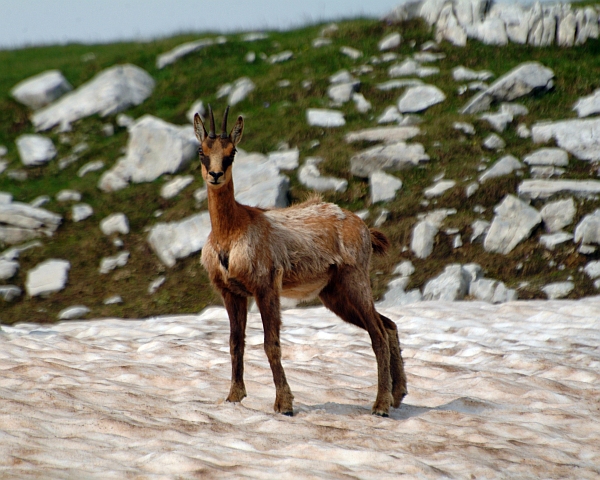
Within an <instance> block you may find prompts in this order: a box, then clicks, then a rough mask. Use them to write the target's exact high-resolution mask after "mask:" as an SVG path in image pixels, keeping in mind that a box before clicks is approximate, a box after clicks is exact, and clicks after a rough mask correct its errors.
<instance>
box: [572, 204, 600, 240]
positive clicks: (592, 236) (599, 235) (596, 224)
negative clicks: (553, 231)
mask: <svg viewBox="0 0 600 480" xmlns="http://www.w3.org/2000/svg"><path fill="white" fill-rule="evenodd" d="M573 241H574V242H575V243H581V244H582V245H592V244H596V245H600V209H598V210H596V211H594V213H591V214H588V215H586V216H585V217H583V218H582V219H581V221H580V222H579V223H578V224H577V226H576V227H575V237H574V238H573Z"/></svg>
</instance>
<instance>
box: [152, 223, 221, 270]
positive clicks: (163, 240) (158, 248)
mask: <svg viewBox="0 0 600 480" xmlns="http://www.w3.org/2000/svg"><path fill="white" fill-rule="evenodd" d="M210 231H211V224H210V216H209V213H208V212H202V213H198V214H196V215H192V216H190V217H187V218H185V219H183V220H181V221H179V222H170V223H157V224H156V225H154V226H153V227H152V228H151V230H150V233H149V234H148V238H147V240H148V243H149V244H150V247H151V248H152V250H153V251H154V252H155V253H156V255H157V256H158V258H159V259H160V261H161V262H162V263H164V264H165V265H166V266H168V267H173V266H175V263H176V261H177V260H178V259H179V258H185V257H187V256H189V255H191V254H192V253H195V252H198V251H200V250H201V249H202V247H203V246H204V244H205V243H206V240H207V239H208V235H209V234H210Z"/></svg>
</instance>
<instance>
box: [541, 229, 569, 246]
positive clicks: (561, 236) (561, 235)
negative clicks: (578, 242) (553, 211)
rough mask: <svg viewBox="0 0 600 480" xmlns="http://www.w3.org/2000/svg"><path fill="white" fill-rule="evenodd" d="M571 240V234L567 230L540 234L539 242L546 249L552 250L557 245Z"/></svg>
mask: <svg viewBox="0 0 600 480" xmlns="http://www.w3.org/2000/svg"><path fill="white" fill-rule="evenodd" d="M572 240H573V234H572V233H568V232H555V233H550V234H547V235H540V243H541V244H542V245H543V246H544V247H545V248H546V249H548V250H554V249H555V248H556V247H557V246H558V245H561V244H563V243H565V242H570V241H572Z"/></svg>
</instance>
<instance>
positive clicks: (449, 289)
mask: <svg viewBox="0 0 600 480" xmlns="http://www.w3.org/2000/svg"><path fill="white" fill-rule="evenodd" d="M470 282H471V275H470V274H469V272H467V271H466V270H465V269H464V268H463V267H462V265H459V264H453V265H448V266H446V268H445V269H444V271H443V272H442V273H441V274H440V275H438V276H437V277H435V278H432V279H431V280H429V281H428V282H427V283H426V284H425V287H424V288H423V299H424V300H425V301H429V300H441V301H446V302H453V301H456V300H462V299H463V298H465V295H466V294H467V292H468V291H469V284H470Z"/></svg>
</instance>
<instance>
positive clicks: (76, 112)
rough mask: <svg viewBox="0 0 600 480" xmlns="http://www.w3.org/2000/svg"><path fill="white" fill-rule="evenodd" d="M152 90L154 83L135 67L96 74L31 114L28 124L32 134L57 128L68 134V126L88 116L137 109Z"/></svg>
mask: <svg viewBox="0 0 600 480" xmlns="http://www.w3.org/2000/svg"><path fill="white" fill-rule="evenodd" d="M153 90H154V80H153V79H152V77H151V76H150V75H149V74H148V73H147V72H146V71H145V70H142V69H141V68H139V67H136V66H135V65H117V66H114V67H110V68H108V69H106V70H104V71H103V72H100V73H99V74H98V75H96V76H95V77H94V78H92V79H91V80H90V81H89V82H87V83H84V84H83V85H82V86H80V87H79V88H77V89H76V90H75V91H73V92H70V93H68V94H66V95H64V96H63V97H62V98H60V99H59V100H58V101H56V102H54V103H52V104H50V105H48V106H47V107H44V108H42V109H40V110H38V111H37V112H35V113H34V114H33V115H32V117H31V121H32V123H33V126H34V127H35V129H36V130H38V131H40V130H48V129H49V128H52V127H54V126H55V125H60V128H61V129H62V130H69V129H70V128H71V126H70V125H71V123H73V122H75V121H77V120H79V119H81V118H85V117H89V116H90V115H96V114H98V115H100V116H101V117H105V116H107V115H113V114H115V113H118V112H121V111H123V110H125V109H126V108H128V107H130V106H132V105H139V104H140V103H142V102H143V101H144V100H146V98H148V97H149V96H150V95H151V93H152V91H153Z"/></svg>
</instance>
